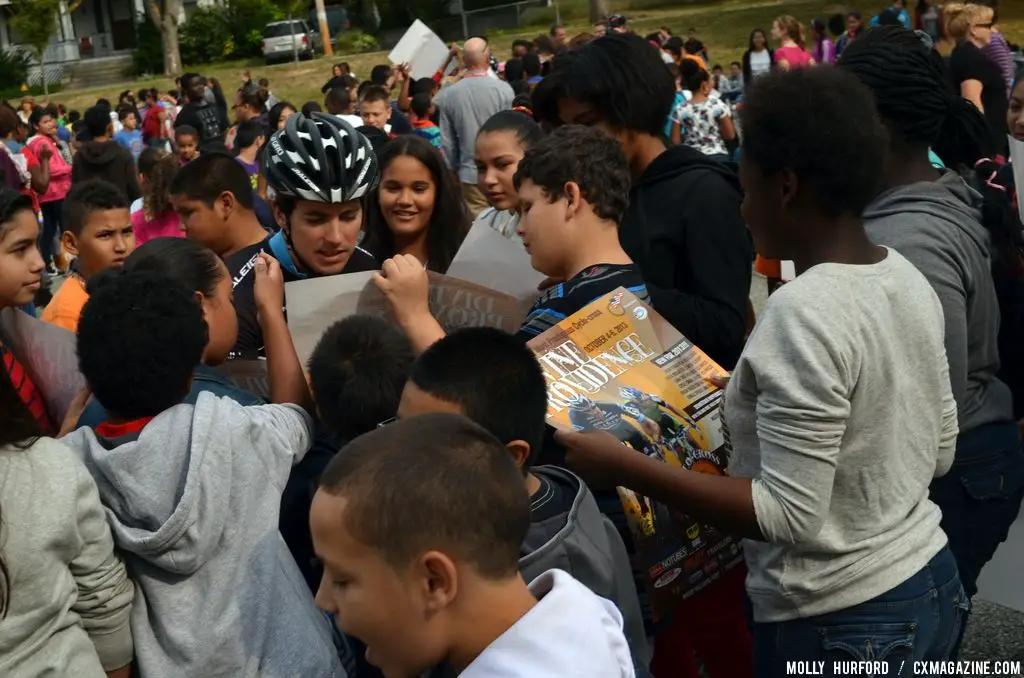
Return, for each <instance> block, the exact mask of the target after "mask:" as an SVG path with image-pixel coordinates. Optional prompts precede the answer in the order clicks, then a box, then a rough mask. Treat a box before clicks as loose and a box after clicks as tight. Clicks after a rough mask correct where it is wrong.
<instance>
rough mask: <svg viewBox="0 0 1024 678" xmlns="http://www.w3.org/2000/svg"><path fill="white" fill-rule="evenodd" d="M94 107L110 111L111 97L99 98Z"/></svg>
mask: <svg viewBox="0 0 1024 678" xmlns="http://www.w3.org/2000/svg"><path fill="white" fill-rule="evenodd" d="M94 108H105V109H106V110H107V111H110V99H104V98H102V97H101V98H99V99H97V100H96V106H94Z"/></svg>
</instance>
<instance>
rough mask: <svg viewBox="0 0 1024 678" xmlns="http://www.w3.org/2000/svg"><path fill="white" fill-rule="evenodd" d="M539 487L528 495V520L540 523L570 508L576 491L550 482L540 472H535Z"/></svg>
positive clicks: (564, 512)
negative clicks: (531, 494)
mask: <svg viewBox="0 0 1024 678" xmlns="http://www.w3.org/2000/svg"><path fill="white" fill-rule="evenodd" d="M535 475H536V477H537V480H539V481H540V488H539V489H538V490H537V491H536V492H535V493H534V494H533V496H531V497H530V522H531V523H542V522H544V521H546V520H551V519H552V518H555V517H556V516H560V515H565V514H566V513H568V512H569V511H570V510H572V503H573V502H574V501H576V493H575V492H574V491H571V490H572V488H570V487H567V486H566V485H563V484H562V483H557V482H552V481H551V480H550V479H549V478H548V477H546V476H544V475H542V474H535Z"/></svg>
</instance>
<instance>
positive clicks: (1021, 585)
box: [963, 515, 1024, 662]
mask: <svg viewBox="0 0 1024 678" xmlns="http://www.w3.org/2000/svg"><path fill="white" fill-rule="evenodd" d="M963 659H978V660H985V659H988V660H1004V659H1005V660H1010V659H1015V660H1018V661H1021V662H1024V515H1022V516H1021V517H1019V518H1018V519H1017V522H1016V523H1015V524H1014V526H1013V528H1012V529H1011V530H1010V536H1009V537H1008V538H1007V540H1006V542H1004V543H1003V545H1002V546H1000V547H999V550H998V551H996V556H995V558H993V559H992V562H990V563H989V564H988V565H987V566H986V567H985V569H984V571H982V573H981V579H980V580H979V581H978V595H976V596H975V597H974V612H973V614H972V615H971V621H970V624H969V625H968V627H967V636H966V637H965V638H964V648H963Z"/></svg>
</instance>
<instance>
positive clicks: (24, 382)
mask: <svg viewBox="0 0 1024 678" xmlns="http://www.w3.org/2000/svg"><path fill="white" fill-rule="evenodd" d="M0 357H2V358H3V366H4V369H6V370H7V374H8V376H9V377H10V379H11V384H13V385H14V390H15V391H17V392H18V396H19V397H20V398H21V401H22V402H23V403H25V407H27V408H28V410H29V412H31V413H32V416H33V417H34V418H35V420H36V422H37V423H38V424H39V428H40V429H41V430H42V431H43V433H44V434H46V435H52V434H53V433H55V432H56V431H57V429H55V428H54V426H53V423H52V422H51V421H50V416H49V415H48V414H47V413H46V403H44V402H43V397H42V395H41V394H40V393H39V390H38V389H37V388H36V385H35V384H33V383H32V380H31V379H30V378H29V376H28V373H27V372H25V368H24V367H22V366H21V363H19V362H18V360H17V359H16V358H15V357H14V354H13V353H11V352H10V351H9V350H8V349H6V348H4V347H3V346H0Z"/></svg>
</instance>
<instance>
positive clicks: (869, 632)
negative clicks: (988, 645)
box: [754, 547, 970, 678]
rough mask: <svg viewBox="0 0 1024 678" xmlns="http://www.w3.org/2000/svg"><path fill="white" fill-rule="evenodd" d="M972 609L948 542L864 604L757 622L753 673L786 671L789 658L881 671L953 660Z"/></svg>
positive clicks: (830, 670)
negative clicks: (874, 665)
mask: <svg viewBox="0 0 1024 678" xmlns="http://www.w3.org/2000/svg"><path fill="white" fill-rule="evenodd" d="M969 607H970V602H969V601H968V599H967V596H965V595H964V591H963V587H962V586H961V585H960V578H959V577H958V576H957V572H956V559H955V558H954V557H953V553H952V552H951V551H950V550H949V548H948V547H944V548H943V549H942V550H941V551H939V553H938V554H937V555H936V556H935V557H934V558H932V559H931V561H930V562H929V563H928V564H927V565H925V566H924V567H923V568H921V570H920V571H918V573H917V574H915V575H913V576H912V577H910V578H909V579H907V580H906V581H905V582H903V583H902V584H900V585H899V586H896V587H895V588H893V589H891V590H889V591H887V592H886V593H883V594H882V595H880V596H878V597H876V598H874V599H872V600H869V601H867V602H865V603H861V604H860V605H854V606H853V607H849V608H846V609H845V610H839V611H837V612H830V613H828V614H823V615H819V616H817V617H807V618H804V619H794V620H792V621H786V622H776V623H767V624H766V623H755V624H754V675H755V676H756V678H776V677H777V676H778V677H781V676H786V675H787V663H788V662H797V661H802V662H824V665H823V666H821V669H822V671H823V673H822V674H821V675H825V676H832V675H835V673H834V668H835V666H834V663H835V662H844V661H874V662H882V663H884V664H886V666H885V667H884V668H883V670H881V671H877V672H875V675H880V676H896V675H898V674H899V672H900V667H901V664H903V663H904V662H905V663H906V664H907V666H904V667H903V673H902V675H905V676H906V675H911V674H912V673H913V670H912V663H913V662H914V661H933V660H934V661H940V660H945V659H947V658H948V657H949V655H950V652H951V651H952V649H953V646H954V645H955V644H956V642H957V640H958V638H959V636H960V626H961V622H962V620H963V617H964V615H965V613H966V612H967V610H968V609H969Z"/></svg>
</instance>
